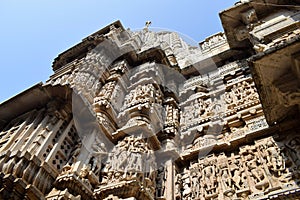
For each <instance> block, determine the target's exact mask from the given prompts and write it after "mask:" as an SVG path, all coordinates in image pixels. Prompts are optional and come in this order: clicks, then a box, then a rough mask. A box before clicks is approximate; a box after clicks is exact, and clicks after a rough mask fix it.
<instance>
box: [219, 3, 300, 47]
mask: <svg viewBox="0 0 300 200" xmlns="http://www.w3.org/2000/svg"><path fill="white" fill-rule="evenodd" d="M299 3H300V1H299V0H294V1H288V0H252V1H244V2H243V3H241V2H238V3H236V4H235V6H233V7H231V8H229V9H226V10H224V11H222V12H220V13H219V15H220V19H221V22H222V26H223V28H224V32H225V35H226V37H227V41H228V44H229V46H230V48H232V49H241V50H242V49H247V48H249V47H250V46H251V45H250V41H249V39H247V37H246V35H247V34H248V32H249V31H250V30H251V27H252V26H253V24H257V23H260V22H261V21H263V18H265V17H266V16H268V15H270V14H271V13H274V12H277V11H278V10H280V9H283V8H290V7H292V6H297V5H299ZM274 5H276V6H274ZM252 11H253V13H251V12H252ZM251 14H254V15H251ZM247 17H253V19H249V18H247ZM238 30H240V31H241V32H243V34H244V35H245V38H238V32H239V31H238Z"/></svg>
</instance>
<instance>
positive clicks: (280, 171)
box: [175, 137, 300, 200]
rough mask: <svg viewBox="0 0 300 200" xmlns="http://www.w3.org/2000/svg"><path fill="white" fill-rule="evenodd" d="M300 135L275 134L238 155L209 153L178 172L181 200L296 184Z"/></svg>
mask: <svg viewBox="0 0 300 200" xmlns="http://www.w3.org/2000/svg"><path fill="white" fill-rule="evenodd" d="M299 148H300V140H299V138H292V139H290V140H287V141H285V142H284V143H278V142H275V141H274V140H273V138H272V137H270V138H266V139H262V140H259V141H257V142H255V144H254V145H247V146H244V147H241V148H240V151H239V153H238V154H232V155H231V156H226V155H225V154H220V155H218V156H217V155H208V156H206V157H205V158H202V159H199V160H198V162H195V163H192V164H191V165H190V167H189V168H185V169H184V171H183V173H178V174H177V175H176V180H175V185H176V196H177V198H178V199H184V200H191V199H232V198H241V199H247V198H251V197H256V196H263V195H265V194H268V193H270V192H272V191H274V190H279V191H280V190H284V189H289V188H293V187H296V185H297V180H298V178H299V175H300V174H299V172H298V168H299V164H300V163H299V161H300V155H299V152H298V149H299Z"/></svg>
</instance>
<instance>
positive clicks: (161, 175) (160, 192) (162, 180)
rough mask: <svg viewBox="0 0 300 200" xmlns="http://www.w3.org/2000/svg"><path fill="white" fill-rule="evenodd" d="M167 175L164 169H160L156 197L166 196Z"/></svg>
mask: <svg viewBox="0 0 300 200" xmlns="http://www.w3.org/2000/svg"><path fill="white" fill-rule="evenodd" d="M166 178H167V177H166V173H165V169H164V167H159V168H158V172H157V178H156V187H157V190H156V192H157V193H156V196H157V197H162V196H164V194H165V181H166Z"/></svg>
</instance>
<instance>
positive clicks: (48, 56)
mask: <svg viewBox="0 0 300 200" xmlns="http://www.w3.org/2000/svg"><path fill="white" fill-rule="evenodd" d="M236 1H237V0H205V1H204V0H186V1H174V0H152V1H148V0H144V1H143V0H139V1H138V0H127V1H121V0H109V1H100V0H27V1H20V0H1V1H0V25H1V28H0V45H1V48H0V69H1V70H0V103H1V102H3V101H5V100H7V99H8V98H10V97H12V96H14V95H16V94H18V93H20V92H22V91H24V90H25V89H27V88H29V87H31V86H33V85H34V84H36V83H39V82H41V81H42V82H45V81H46V80H47V79H48V78H49V76H50V75H51V74H52V69H51V65H52V62H53V59H54V58H55V57H56V56H57V55H58V54H59V53H61V52H63V51H65V50H67V49H68V48H70V47H72V46H74V45H75V44H77V43H79V42H80V41H81V40H82V39H83V38H85V37H86V36H88V35H90V34H91V33H93V32H95V31H97V30H99V29H101V28H103V27H105V26H106V25H108V24H110V23H112V22H114V21H116V20H118V19H119V20H121V22H122V24H123V26H124V27H125V28H130V29H132V30H134V29H140V28H143V26H144V24H145V21H148V20H150V21H152V25H151V26H152V27H159V28H165V29H168V30H174V31H177V32H180V33H182V34H185V35H187V36H189V37H191V38H192V39H193V40H195V41H202V40H203V39H205V37H208V36H210V35H212V34H214V33H217V32H220V31H222V26H221V22H220V19H219V15H218V13H219V12H220V11H222V10H225V9H227V8H230V7H231V6H233V5H234V3H235V2H236Z"/></svg>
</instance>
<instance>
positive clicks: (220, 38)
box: [200, 33, 227, 51]
mask: <svg viewBox="0 0 300 200" xmlns="http://www.w3.org/2000/svg"><path fill="white" fill-rule="evenodd" d="M226 42H227V40H226V36H225V34H224V33H217V34H215V35H213V36H211V37H209V38H207V39H206V40H205V41H203V42H201V43H200V47H201V50H202V51H205V50H209V49H213V48H215V47H217V46H219V45H221V44H224V43H226Z"/></svg>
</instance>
